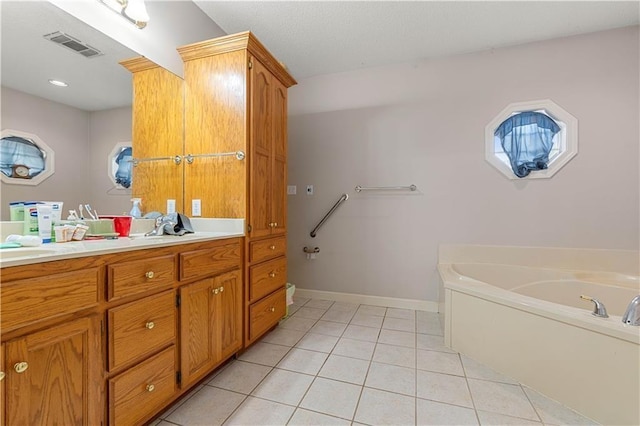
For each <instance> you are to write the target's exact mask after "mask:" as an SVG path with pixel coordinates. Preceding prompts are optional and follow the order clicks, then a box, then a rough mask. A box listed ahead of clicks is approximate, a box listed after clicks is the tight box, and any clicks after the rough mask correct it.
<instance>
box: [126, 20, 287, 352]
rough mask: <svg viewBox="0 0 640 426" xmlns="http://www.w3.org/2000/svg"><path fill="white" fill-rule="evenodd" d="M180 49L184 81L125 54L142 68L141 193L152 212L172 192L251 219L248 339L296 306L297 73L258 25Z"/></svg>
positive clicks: (182, 206)
mask: <svg viewBox="0 0 640 426" xmlns="http://www.w3.org/2000/svg"><path fill="white" fill-rule="evenodd" d="M178 52H179V53H180V55H181V57H182V60H183V61H184V80H180V79H179V78H178V77H176V76H175V75H173V74H171V73H170V72H168V71H166V70H163V69H162V68H160V67H158V66H155V67H154V64H152V63H150V62H149V61H148V60H146V59H144V58H137V59H133V60H130V61H124V62H122V64H123V65H124V66H125V67H127V68H128V69H129V70H130V71H132V72H133V73H134V77H133V83H134V106H133V109H134V125H133V135H134V140H133V153H134V157H135V158H137V159H140V160H143V161H141V162H140V163H139V164H138V165H137V166H136V168H134V174H133V194H135V196H139V197H141V198H142V199H143V207H144V210H145V211H150V210H158V211H161V212H162V211H164V210H165V206H166V202H167V198H171V199H175V200H176V206H177V207H176V208H177V211H179V212H183V213H185V214H186V215H187V216H189V217H193V213H194V212H193V210H192V206H193V200H200V205H201V216H202V217H210V218H244V219H245V220H246V226H247V227H246V238H245V255H244V259H245V261H244V274H243V276H244V302H243V307H242V310H243V315H244V346H245V347H246V346H248V345H250V344H252V343H253V342H255V341H256V340H257V339H258V338H259V337H260V336H262V335H263V334H264V333H265V332H266V331H268V330H269V329H271V328H272V327H273V326H275V325H276V324H277V322H278V320H280V319H281V318H282V317H283V316H284V315H285V312H286V304H285V285H286V281H287V261H286V232H287V213H286V212H287V208H286V207H287V199H286V185H287V89H288V88H289V87H291V86H292V85H294V84H296V81H295V80H294V79H293V77H292V76H291V75H290V74H289V73H288V72H287V70H286V68H285V67H284V66H283V65H282V64H280V63H279V62H278V61H277V60H276V59H275V57H274V56H273V55H271V53H270V52H269V51H268V50H267V49H266V48H265V47H264V46H263V45H262V44H261V43H260V41H258V39H257V38H256V37H255V36H254V35H253V34H252V33H250V32H244V33H239V34H234V35H229V36H224V37H219V38H216V39H212V40H207V41H203V42H199V43H194V44H190V45H187V46H183V47H179V48H178ZM149 92H151V94H149ZM156 105H157V107H156ZM176 117H179V118H180V119H181V120H184V127H183V128H182V129H179V128H177V126H176V125H175V123H176ZM154 126H158V127H159V128H160V129H162V131H161V132H157V129H156V128H155V127H154ZM180 130H181V131H180ZM236 153H240V155H234V154H236ZM219 154H228V155H219ZM243 156H244V158H242V157H243ZM176 157H179V158H180V159H181V161H180V162H179V163H177V162H175V161H173V159H174V158H176ZM159 158H160V160H158V159H159ZM145 159H150V160H153V161H145Z"/></svg>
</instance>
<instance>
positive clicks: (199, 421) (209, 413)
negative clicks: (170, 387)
mask: <svg viewBox="0 0 640 426" xmlns="http://www.w3.org/2000/svg"><path fill="white" fill-rule="evenodd" d="M245 397H246V396H245V395H241V394H239V393H235V392H230V391H227V390H224V389H218V388H214V387H211V386H204V387H203V388H202V389H200V390H199V391H198V392H197V393H196V394H195V395H193V396H192V397H191V398H189V399H188V400H187V401H185V403H184V404H182V405H181V406H180V407H178V409H177V410H175V411H174V412H173V413H171V414H170V415H169V416H167V417H166V418H165V419H166V420H168V421H169V422H172V423H176V424H179V425H185V426H187V425H221V424H222V423H223V422H224V421H225V419H226V418H227V417H229V415H230V414H231V413H232V412H233V410H235V409H236V407H238V406H239V405H240V404H241V403H242V401H243V400H244V399H245Z"/></svg>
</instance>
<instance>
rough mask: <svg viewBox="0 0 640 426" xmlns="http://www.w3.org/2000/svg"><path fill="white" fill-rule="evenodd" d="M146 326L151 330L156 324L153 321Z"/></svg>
mask: <svg viewBox="0 0 640 426" xmlns="http://www.w3.org/2000/svg"><path fill="white" fill-rule="evenodd" d="M144 326H145V327H147V328H148V329H149V330H151V329H152V328H153V327H155V326H156V324H155V323H154V322H153V321H149V322H148V323H146V324H145V325H144Z"/></svg>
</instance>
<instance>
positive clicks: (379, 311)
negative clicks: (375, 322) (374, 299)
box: [357, 305, 387, 317]
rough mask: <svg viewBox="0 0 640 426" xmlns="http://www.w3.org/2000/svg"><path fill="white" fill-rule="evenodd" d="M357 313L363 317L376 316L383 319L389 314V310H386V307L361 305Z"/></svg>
mask: <svg viewBox="0 0 640 426" xmlns="http://www.w3.org/2000/svg"><path fill="white" fill-rule="evenodd" d="M357 313H358V314H363V315H375V316H379V317H383V316H385V314H386V313H387V308H385V307H384V306H370V305H360V306H359V307H358V311H357Z"/></svg>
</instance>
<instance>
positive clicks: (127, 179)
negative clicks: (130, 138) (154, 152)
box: [107, 142, 133, 189]
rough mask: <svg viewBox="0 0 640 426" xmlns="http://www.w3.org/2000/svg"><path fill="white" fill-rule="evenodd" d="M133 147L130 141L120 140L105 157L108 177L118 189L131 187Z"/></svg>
mask: <svg viewBox="0 0 640 426" xmlns="http://www.w3.org/2000/svg"><path fill="white" fill-rule="evenodd" d="M132 160H133V148H132V147H131V142H120V143H117V144H116V146H115V147H114V148H113V150H111V153H109V157H108V158H107V162H108V173H109V179H111V181H112V182H113V184H114V185H115V187H116V188H118V189H129V188H131V181H132V173H133V170H132V167H133V162H132Z"/></svg>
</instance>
